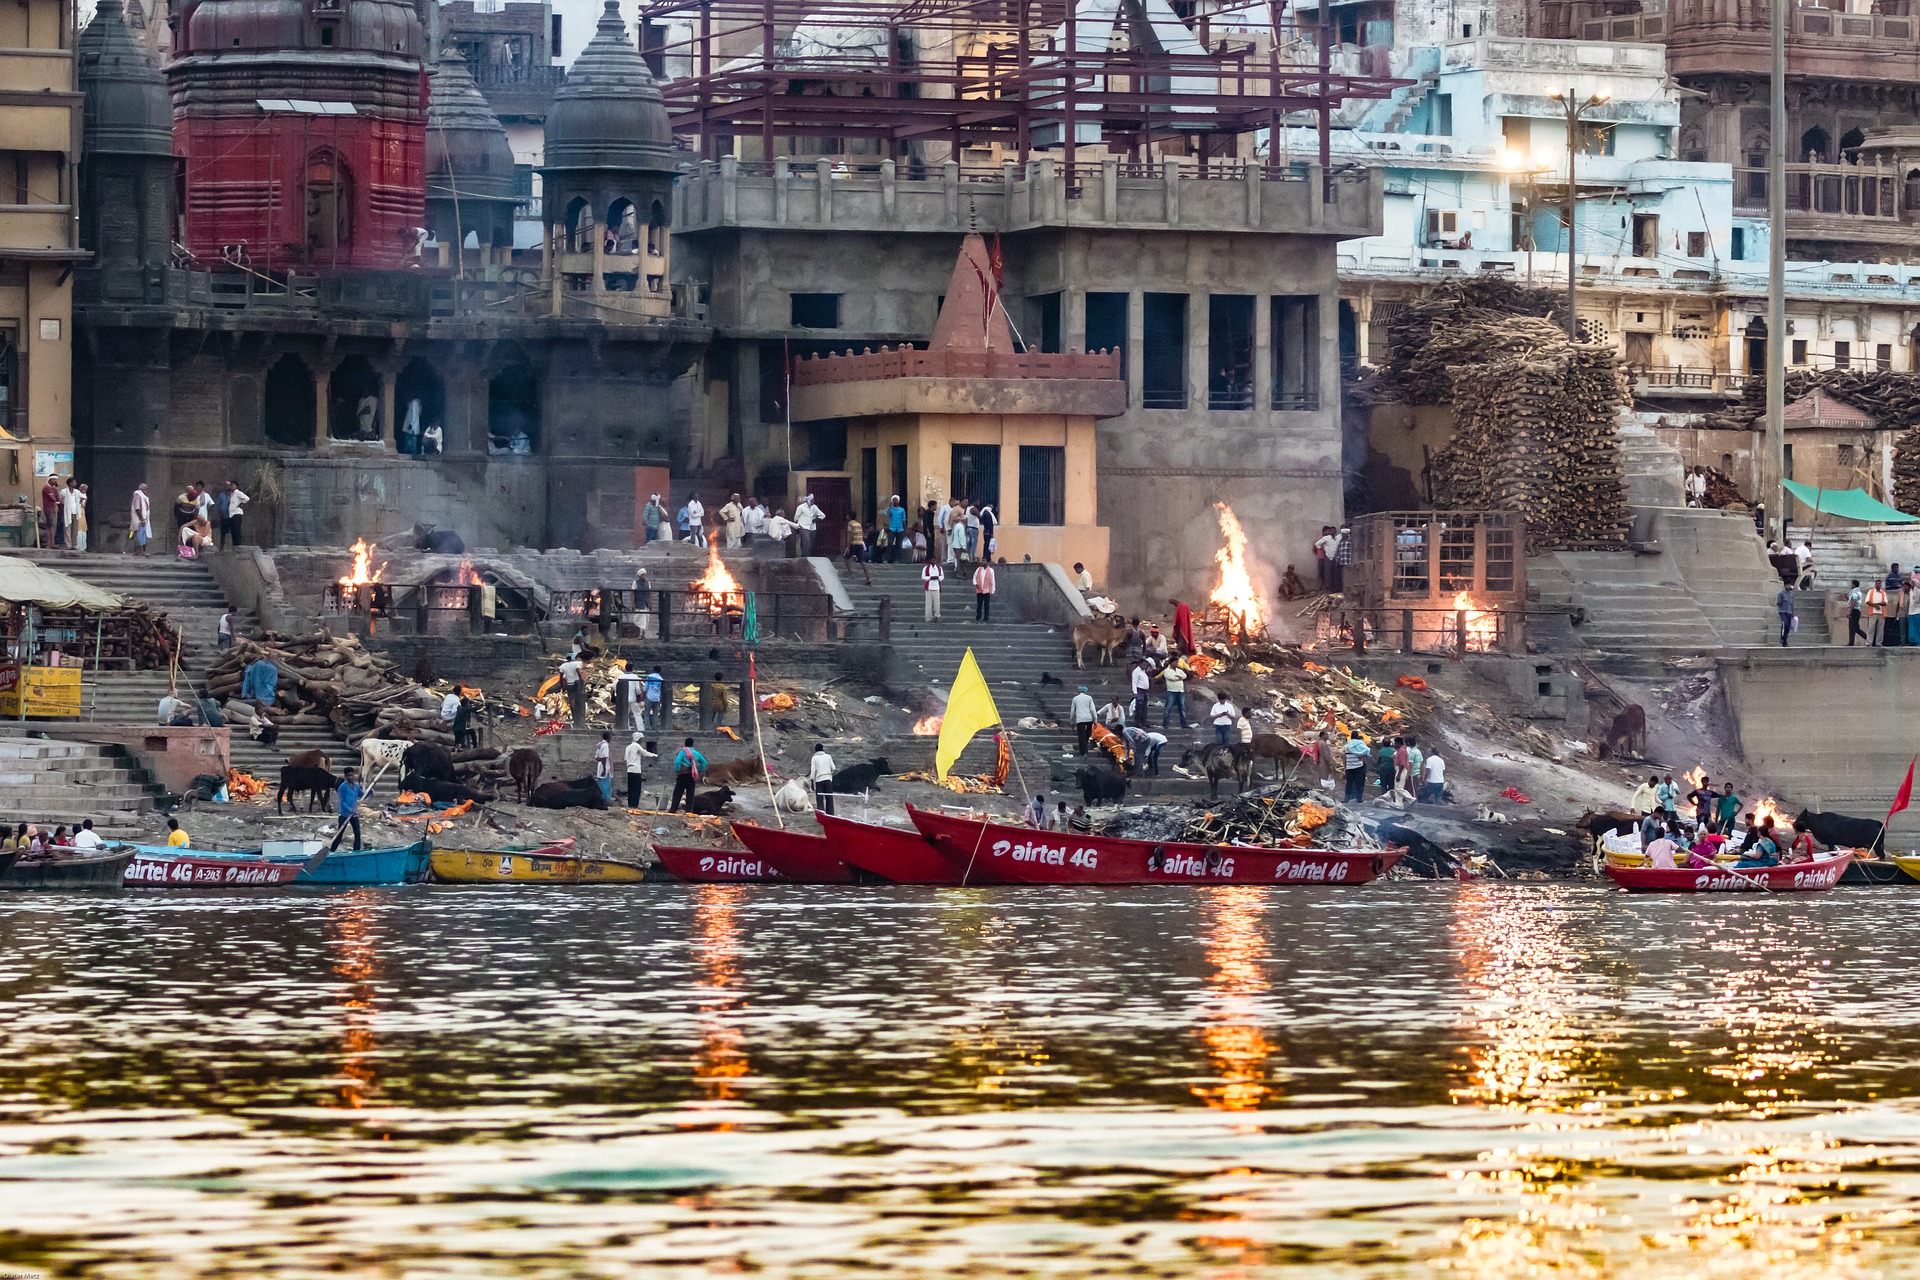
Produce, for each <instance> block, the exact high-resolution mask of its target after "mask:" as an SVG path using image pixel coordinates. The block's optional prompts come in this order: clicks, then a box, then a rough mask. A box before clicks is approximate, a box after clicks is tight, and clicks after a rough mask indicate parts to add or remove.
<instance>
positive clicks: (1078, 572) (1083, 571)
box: [1073, 561, 1093, 594]
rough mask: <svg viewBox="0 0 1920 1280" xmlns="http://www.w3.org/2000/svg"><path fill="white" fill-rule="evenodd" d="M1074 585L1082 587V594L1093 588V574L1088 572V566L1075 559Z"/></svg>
mask: <svg viewBox="0 0 1920 1280" xmlns="http://www.w3.org/2000/svg"><path fill="white" fill-rule="evenodd" d="M1073 585H1074V586H1076V587H1078V588H1080V591H1081V593H1082V594H1085V593H1086V592H1089V591H1091V590H1093V575H1092V574H1091V573H1088V572H1087V566H1085V565H1084V564H1081V563H1080V562H1079V561H1075V562H1074V565H1073Z"/></svg>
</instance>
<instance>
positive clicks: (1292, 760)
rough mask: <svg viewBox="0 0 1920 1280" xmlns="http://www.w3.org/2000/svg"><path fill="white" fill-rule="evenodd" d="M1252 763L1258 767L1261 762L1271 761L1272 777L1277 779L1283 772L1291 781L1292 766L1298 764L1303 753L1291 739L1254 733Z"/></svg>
mask: <svg viewBox="0 0 1920 1280" xmlns="http://www.w3.org/2000/svg"><path fill="white" fill-rule="evenodd" d="M1250 745H1251V746H1252V748H1253V762H1254V764H1255V765H1258V764H1259V762H1260V761H1262V760H1271V761H1273V776H1274V777H1275V778H1276V779H1277V778H1279V777H1281V776H1282V773H1281V770H1282V769H1284V770H1285V777H1286V778H1287V779H1288V780H1289V781H1291V780H1292V778H1293V769H1294V766H1295V765H1297V764H1299V763H1300V761H1301V759H1302V758H1303V757H1304V755H1305V753H1304V752H1302V751H1301V750H1300V744H1299V743H1297V742H1295V741H1294V740H1293V739H1292V738H1288V737H1285V736H1283V735H1281V734H1278V733H1256V734H1254V735H1253V742H1252V743H1251V744H1250Z"/></svg>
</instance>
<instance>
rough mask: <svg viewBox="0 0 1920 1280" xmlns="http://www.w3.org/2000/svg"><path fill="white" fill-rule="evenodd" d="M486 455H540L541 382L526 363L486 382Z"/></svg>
mask: <svg viewBox="0 0 1920 1280" xmlns="http://www.w3.org/2000/svg"><path fill="white" fill-rule="evenodd" d="M487 452H488V453H512V454H533V453H538V452H540V380H539V379H538V378H537V377H535V376H534V372H533V369H532V368H531V367H530V366H528V364H527V363H526V361H524V360H516V361H514V362H512V363H510V364H508V365H507V366H506V367H504V368H502V369H501V370H500V371H499V372H497V373H495V374H494V375H493V377H492V378H490V379H488V381H487Z"/></svg>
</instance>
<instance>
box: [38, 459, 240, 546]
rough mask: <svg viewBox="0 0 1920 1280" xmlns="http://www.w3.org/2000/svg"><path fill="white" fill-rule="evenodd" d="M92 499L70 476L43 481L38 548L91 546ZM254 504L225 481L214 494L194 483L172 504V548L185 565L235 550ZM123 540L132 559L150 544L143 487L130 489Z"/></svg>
mask: <svg viewBox="0 0 1920 1280" xmlns="http://www.w3.org/2000/svg"><path fill="white" fill-rule="evenodd" d="M91 499H92V495H91V494H90V493H89V492H88V489H87V486H86V485H84V484H81V483H80V482H79V481H78V480H77V479H76V478H74V477H73V476H67V477H66V478H65V480H64V481H63V480H62V479H61V478H60V477H58V476H48V477H47V481H46V483H45V484H43V485H42V486H41V487H40V545H41V546H43V547H62V548H65V549H66V550H69V551H86V550H88V548H89V545H90V543H91V538H90V536H89V535H90V533H91V524H92V517H91V513H90V510H89V508H90V506H91ZM252 501H253V499H252V498H251V497H250V496H249V495H248V494H247V492H246V491H245V490H243V489H242V488H241V487H240V485H239V484H238V482H236V481H233V480H229V481H227V482H226V483H225V484H224V485H222V486H221V487H220V489H219V491H218V492H216V491H215V490H213V489H212V488H210V487H209V486H208V485H207V482H206V481H204V480H196V481H194V482H193V483H192V484H190V485H188V486H187V487H186V488H185V489H183V490H181V492H180V495H179V496H178V497H176V498H175V499H174V500H173V527H174V542H175V545H176V546H177V547H178V548H179V554H180V555H181V557H182V558H184V559H189V560H190V559H192V558H193V557H194V556H196V555H197V554H199V553H200V552H201V551H206V550H211V549H213V548H214V547H215V546H223V547H237V546H239V545H240V541H241V536H242V534H243V533H244V531H245V526H246V515H247V504H248V503H250V502H252ZM127 538H128V540H129V541H130V542H132V543H133V551H134V554H135V555H142V556H143V555H146V554H147V548H148V546H150V545H151V544H152V542H153V495H152V493H151V492H149V490H148V488H147V485H146V483H145V482H144V481H143V482H142V483H140V484H138V485H135V486H134V489H133V495H132V497H131V498H129V499H128V502H127Z"/></svg>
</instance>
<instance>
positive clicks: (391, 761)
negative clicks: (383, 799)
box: [360, 738, 413, 795]
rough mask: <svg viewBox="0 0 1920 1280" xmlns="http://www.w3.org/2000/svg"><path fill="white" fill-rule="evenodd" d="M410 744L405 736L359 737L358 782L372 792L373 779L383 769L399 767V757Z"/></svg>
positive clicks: (369, 792)
mask: <svg viewBox="0 0 1920 1280" xmlns="http://www.w3.org/2000/svg"><path fill="white" fill-rule="evenodd" d="M412 745H413V744H412V743H411V742H408V741H407V740H406V739H405V738H362V739H360V782H361V785H362V786H364V787H365V788H366V789H367V793H368V794H369V795H371V794H372V792H373V784H374V781H375V780H376V779H377V778H378V777H379V776H380V774H381V773H382V772H383V771H385V770H387V769H393V770H396V771H397V770H398V769H399V768H400V757H401V756H403V755H405V754H406V753H407V748H408V747H410V746H412Z"/></svg>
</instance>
